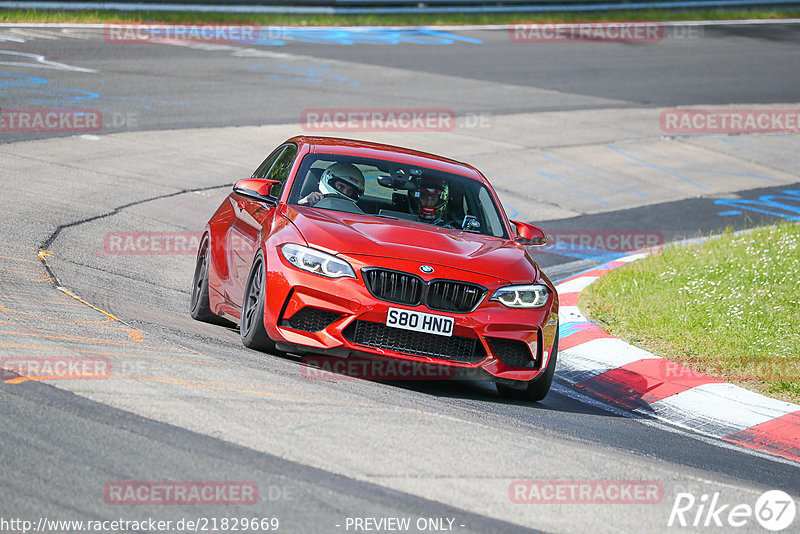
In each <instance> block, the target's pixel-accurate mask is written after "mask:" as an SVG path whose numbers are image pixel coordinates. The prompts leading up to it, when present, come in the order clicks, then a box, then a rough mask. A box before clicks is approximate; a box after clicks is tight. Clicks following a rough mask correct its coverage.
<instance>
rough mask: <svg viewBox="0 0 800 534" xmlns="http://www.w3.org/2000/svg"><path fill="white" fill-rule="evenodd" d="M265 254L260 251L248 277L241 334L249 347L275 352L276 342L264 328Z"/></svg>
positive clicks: (240, 324) (245, 344)
mask: <svg viewBox="0 0 800 534" xmlns="http://www.w3.org/2000/svg"><path fill="white" fill-rule="evenodd" d="M264 275H265V268H264V256H263V254H262V253H261V251H259V252H258V254H257V255H256V258H255V259H254V260H253V266H252V267H251V268H250V275H249V276H248V277H247V285H246V286H245V289H244V300H243V301H242V318H241V320H240V321H239V334H240V335H241V336H242V343H243V344H244V346H245V347H247V348H249V349H256V350H263V351H269V352H275V342H274V341H272V340H271V339H270V338H269V336H268V335H267V331H266V329H265V328H264V300H265V298H264V297H265V293H266V277H265V276H264Z"/></svg>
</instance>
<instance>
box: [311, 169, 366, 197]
mask: <svg viewBox="0 0 800 534" xmlns="http://www.w3.org/2000/svg"><path fill="white" fill-rule="evenodd" d="M319 190H320V192H321V193H322V194H323V195H339V196H343V197H345V198H347V199H349V200H353V201H356V200H358V199H359V198H360V197H361V195H363V194H364V175H363V174H362V173H361V171H360V170H358V167H356V166H355V165H353V164H352V163H334V164H333V165H330V166H329V167H328V168H327V169H325V171H323V173H322V176H321V177H320V179H319Z"/></svg>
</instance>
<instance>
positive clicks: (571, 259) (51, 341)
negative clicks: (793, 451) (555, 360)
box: [0, 23, 800, 533]
mask: <svg viewBox="0 0 800 534" xmlns="http://www.w3.org/2000/svg"><path fill="white" fill-rule="evenodd" d="M690 29H691V31H689V30H690ZM667 30H669V31H665V35H664V38H663V39H661V40H659V41H658V42H652V43H610V42H585V41H584V42H569V43H541V42H536V43H534V42H519V41H515V40H513V39H511V38H510V34H509V32H508V30H507V29H488V28H487V29H476V30H465V29H460V30H453V29H439V30H423V29H420V30H409V29H406V30H402V29H395V30H366V31H365V30H347V29H340V30H329V31H325V32H313V31H310V30H291V31H289V30H281V29H273V32H272V33H271V34H270V35H269V36H268V38H265V39H262V40H260V41H258V42H215V43H200V42H197V41H186V40H180V39H177V40H166V41H165V40H162V41H160V42H147V43H137V44H125V43H120V42H113V40H110V39H108V38H107V35H108V34H105V35H106V38H104V31H103V28H102V27H97V28H93V27H20V26H0V114H6V115H3V116H4V120H5V121H6V122H5V123H4V125H3V131H2V132H0V141H2V144H0V172H2V194H1V195H0V209H2V217H0V361H5V362H8V361H13V360H14V359H15V358H16V359H25V358H28V359H31V358H33V359H36V358H45V359H46V358H51V357H58V358H67V359H68V358H79V357H82V358H90V359H94V361H96V362H99V363H100V364H103V365H106V366H107V368H108V369H110V372H109V373H108V374H107V375H104V376H102V377H95V378H94V379H70V380H60V379H45V380H25V379H24V377H18V376H15V375H13V374H12V373H9V372H7V371H4V374H3V377H2V378H3V380H2V381H0V407H1V408H0V424H2V431H0V461H2V465H3V469H2V470H0V486H2V488H3V489H2V491H1V492H0V530H9V531H20V532H21V531H23V528H24V525H23V524H22V523H19V521H31V522H32V523H31V525H29V527H30V529H31V530H33V528H34V527H39V531H40V532H42V531H44V532H78V531H89V530H88V529H87V528H86V525H83V526H76V525H60V526H59V525H55V524H53V523H50V522H51V521H62V520H83V521H89V520H101V521H102V520H126V521H144V522H146V521H148V520H150V519H152V520H154V521H164V522H166V521H172V523H171V526H169V527H168V528H160V527H158V526H153V525H152V524H147V523H145V524H142V525H136V526H134V527H131V526H130V525H128V528H127V529H125V528H117V529H116V530H114V529H111V528H109V527H106V531H109V532H113V531H123V530H130V531H142V532H145V531H151V532H157V531H165V532H167V531H168V532H184V531H194V530H198V531H202V530H203V528H202V527H199V528H195V527H197V526H198V525H203V526H205V527H206V529H205V530H207V531H213V530H214V529H213V528H212V527H219V528H217V529H216V530H217V531H224V530H225V529H223V528H222V523H221V521H223V520H229V519H230V518H242V517H246V518H248V519H252V518H258V519H265V520H266V522H265V523H258V525H256V527H257V528H256V527H253V525H249V526H248V528H245V529H240V530H247V531H252V532H263V531H267V528H266V527H270V528H273V525H274V524H273V523H270V522H269V520H270V519H273V518H277V519H278V520H279V528H278V531H279V532H298V533H300V532H364V531H374V532H378V531H380V532H400V531H409V532H439V531H455V532H476V533H484V532H517V531H520V532H523V531H525V532H527V531H544V532H587V531H591V532H598V533H605V532H675V531H678V532H683V531H709V530H710V531H718V532H722V531H729V530H730V529H731V528H733V527H731V525H730V524H727V523H726V524H725V526H724V527H721V526H716V525H715V522H716V518H717V517H718V518H719V519H720V521H727V520H728V516H727V514H728V510H730V509H731V508H732V507H734V506H736V505H739V504H746V505H748V506H750V507H754V506H755V504H756V502H757V500H758V498H759V496H760V495H762V494H763V493H764V492H765V491H767V490H773V489H780V490H783V491H786V492H788V493H789V494H790V495H791V496H793V497H794V498H795V500H797V499H798V498H799V497H800V468H799V467H798V465H797V464H796V463H792V462H789V461H787V460H782V459H779V458H776V457H771V456H766V455H763V454H758V453H754V452H751V451H747V450H744V449H741V448H738V447H734V446H731V445H728V444H724V443H721V442H719V441H716V440H712V439H708V438H704V437H703V436H701V435H696V434H691V433H688V432H684V431H682V430H679V429H677V428H673V427H670V426H668V425H665V424H661V423H657V422H655V421H652V420H649V419H643V418H641V417H631V416H629V415H628V414H626V413H625V412H623V411H621V410H618V409H614V408H611V407H608V406H606V405H604V404H603V403H601V402H600V401H598V400H597V399H594V398H591V397H588V396H586V395H585V394H583V393H582V392H580V391H578V390H576V389H574V388H571V387H569V386H567V385H566V384H565V383H564V382H562V381H559V379H558V377H557V378H556V381H555V382H554V387H553V390H552V391H551V393H550V395H549V396H548V397H547V398H546V399H545V400H544V401H543V402H541V403H538V404H535V405H534V404H525V403H517V402H510V401H505V400H501V399H500V398H499V397H498V396H497V394H496V393H495V391H494V387H493V386H492V385H491V384H489V383H483V382H478V383H467V382H424V381H418V382H392V383H384V382H373V381H367V380H357V379H350V378H348V377H344V376H342V377H331V376H328V375H325V376H319V375H315V374H314V373H313V372H311V371H309V370H308V368H305V367H304V366H302V365H301V363H300V362H299V359H297V358H293V357H291V356H284V357H278V356H274V355H267V354H263V353H258V352H254V351H250V350H247V349H245V348H244V347H243V346H242V345H241V342H240V340H239V334H238V331H237V330H236V329H233V328H226V327H220V326H212V325H208V324H204V323H199V322H196V321H193V320H192V319H191V318H190V316H189V314H188V311H187V310H188V302H189V287H190V284H191V279H192V274H193V270H194V252H195V250H196V245H197V242H196V233H197V232H198V231H200V230H201V229H202V227H203V225H204V223H205V222H206V221H207V220H208V218H209V217H210V215H211V214H212V213H213V211H214V210H215V209H216V207H217V205H218V204H219V202H220V201H221V199H223V198H224V197H225V195H227V193H228V191H229V190H230V187H231V185H232V183H233V182H234V181H235V180H237V179H239V178H244V177H248V176H249V175H250V174H251V173H252V171H253V170H254V169H255V168H256V166H257V165H258V164H259V163H260V162H261V161H262V160H263V158H264V157H265V156H266V155H267V153H268V152H270V150H271V149H272V148H274V147H275V146H277V144H278V143H280V142H281V141H283V140H285V139H287V138H289V137H291V136H294V135H297V134H302V133H311V134H317V133H319V134H332V135H340V136H344V137H354V138H364V139H370V140H377V141H382V142H383V141H386V142H391V143H394V144H398V145H402V146H410V147H413V148H421V149H424V150H427V151H431V152H434V153H439V154H442V155H446V156H449V157H453V158H456V159H461V160H464V161H467V162H470V163H473V164H475V165H476V166H478V167H479V168H480V169H482V170H483V171H484V173H485V174H486V175H487V176H488V177H489V179H490V180H491V181H492V183H493V184H494V185H495V187H496V189H497V191H498V193H499V194H500V196H501V199H502V200H503V203H504V206H505V208H506V210H507V212H508V213H509V215H510V216H511V217H512V218H515V217H516V218H519V219H520V220H524V221H529V222H534V223H536V224H539V225H540V226H542V227H543V228H544V229H545V230H546V231H547V232H548V234H550V235H553V234H555V233H558V232H561V233H563V234H565V235H570V236H578V238H580V236H582V235H583V236H586V235H589V236H591V238H592V239H593V240H596V238H597V236H598V235H600V236H602V237H603V243H604V244H605V245H606V246H605V248H603V247H597V246H595V244H596V241H592V246H590V247H585V246H582V247H571V246H550V247H548V248H546V249H545V250H544V251H542V252H540V253H539V254H538V258H539V260H540V263H541V265H542V266H543V268H544V269H545V272H547V273H548V274H549V275H550V276H551V278H553V279H554V280H556V279H559V278H563V277H566V276H568V275H570V274H573V273H575V272H578V271H580V270H582V269H584V268H587V267H589V266H592V265H595V264H597V263H599V262H602V261H607V259H608V258H609V257H613V256H614V254H618V253H620V250H615V249H614V246H612V244H611V242H610V241H609V240H608V236H616V237H617V238H619V236H630V234H631V233H633V234H635V235H638V236H640V237H642V236H644V237H645V238H647V237H648V236H649V237H654V239H656V240H657V241H659V242H663V241H672V240H675V239H681V238H685V237H694V236H697V235H699V234H702V233H708V232H711V231H719V230H722V229H724V228H725V227H727V226H731V227H733V228H737V229H738V228H745V227H748V226H752V225H755V224H768V223H773V222H777V221H781V220H787V219H797V217H798V216H800V177H799V176H800V158H798V156H797V154H798V146H800V145H798V143H800V136H798V135H797V134H784V133H771V134H758V135H724V134H710V135H675V134H671V133H669V132H665V131H664V129H663V128H662V126H661V123H660V117H661V116H662V112H663V111H664V110H668V109H672V108H676V107H681V108H684V107H686V108H687V109H690V110H691V109H699V108H704V107H705V108H715V109H723V108H724V109H729V108H736V109H746V108H748V106H750V107H757V108H759V109H766V110H782V109H794V110H795V111H796V110H797V108H798V102H800V54H798V53H797V46H798V42H799V41H800V26H798V25H797V24H789V23H784V24H737V25H713V26H698V27H694V26H693V27H691V28H688V27H686V28H667ZM45 108H47V109H75V108H80V109H85V110H87V113H89V114H94V116H95V117H97V118H101V120H100V122H99V126H100V127H99V128H97V129H94V130H91V131H89V130H86V131H82V132H76V131H75V130H74V129H72V130H69V128H64V127H51V128H47V129H46V131H39V132H25V131H14V128H10V127H9V123H8V120H9V119H8V117H9V115H7V113H8V110H17V111H18V110H32V109H45ZM354 109H358V110H366V109H370V110H378V111H382V112H387V111H388V110H403V109H433V110H440V111H441V110H444V111H445V112H446V113H447V114H448V115H447V116H448V117H450V118H451V119H452V122H447V123H445V124H444V125H442V126H441V127H439V128H437V129H434V130H433V131H423V132H419V131H407V130H403V129H389V130H388V131H387V130H386V129H384V131H365V130H364V129H363V128H362V129H360V130H359V129H358V128H355V129H353V128H351V129H341V128H338V129H337V127H336V125H335V124H321V123H319V122H314V121H310V120H309V115H308V112H309V110H311V111H314V110H316V111H319V110H328V111H331V112H332V111H336V110H339V111H341V110H354ZM304 112H305V113H304ZM17 130H19V128H17ZM61 130H67V131H61ZM142 235H145V236H149V238H152V236H161V237H162V238H163V240H162V241H159V244H155V243H156V241H155V240H152V239H150V240H149V241H148V242H147V245H146V246H143V247H141V246H136V247H132V248H129V247H126V246H125V245H124V243H125V242H126V241H125V240H126V239H129V238H132V239H138V238H139V237H140V236H142ZM167 236H169V237H170V238H171V239H172V241H170V243H171V244H168V243H167V241H166V237H167ZM178 238H180V240H181V241H177V240H178ZM192 239H195V241H194V242H193V241H192ZM616 242H617V241H615V243H616ZM178 243H180V244H178ZM516 480H536V481H595V482H597V483H599V484H603V483H604V482H607V481H611V483H619V481H633V482H636V483H641V484H645V483H646V484H651V487H653V486H652V485H654V486H655V487H657V488H659V489H658V492H657V498H656V499H653V500H652V502H642V501H638V502H613V503H610V504H609V503H606V504H603V503H598V502H594V503H589V504H586V503H581V502H562V503H558V504H553V503H550V504H518V503H514V502H512V498H511V497H512V496H511V495H510V490H509V488H510V485H511V484H512V483H513V481H516ZM125 481H127V482H130V481H136V482H150V483H163V482H165V481H171V482H187V483H213V482H222V481H226V482H233V483H241V484H243V485H244V486H247V487H252V486H253V485H255V486H256V487H257V488H258V496H257V499H255V502H251V501H237V502H234V503H233V504H224V503H223V504H220V503H212V504H209V503H208V502H204V503H202V504H198V505H190V504H180V505H163V504H162V503H160V502H159V501H158V500H157V499H155V498H153V499H151V500H150V501H148V502H140V503H138V504H135V505H131V504H123V503H120V502H118V501H115V500H114V498H113V494H110V493H109V491H111V490H110V489H109V488H111V489H113V487H114V486H115V484H116V485H119V484H121V483H123V482H125ZM680 493H690V494H692V495H693V496H694V497H695V498H696V499H697V503H698V504H696V505H695V506H694V507H693V508H692V509H691V510H690V511H687V512H686V513H685V519H686V523H687V524H686V526H681V525H680V522H679V521H678V520H677V519H675V517H673V513H672V512H673V505H674V504H675V503H676V497H677V496H678V494H680ZM714 499H716V501H715V502H717V503H718V504H719V505H720V506H721V505H723V504H724V505H728V508H727V509H726V510H725V511H724V512H723V513H721V514H719V516H714V517H709V516H708V514H707V511H708V507H705V508H703V506H706V505H707V504H709V503H710V502H711V501H712V500H714ZM631 500H633V501H635V499H631ZM701 502H702V503H705V504H703V505H701V504H700V503H701ZM389 518H400V519H402V518H406V519H408V520H409V521H410V523H409V524H410V526H409V527H408V528H405V529H404V528H402V522H401V523H390V522H386V521H388V519H389ZM671 518H672V525H671V526H670V520H671ZM12 520H17V521H18V523H14V524H9V525H5V524H4V523H3V521H12ZM381 520H384V522H383V523H378V522H379V521H381ZM40 521H42V522H41V523H40ZM179 521H183V523H181V525H180V526H178V522H179ZM187 521H193V522H195V523H197V524H195V525H194V526H187V525H186V522H187ZM214 521H216V523H214ZM797 521H798V520H795V524H794V525H793V527H794V528H796V525H797V524H798V523H797ZM226 524H227V525H228V527H227V531H232V530H233V529H232V528H231V527H230V525H231V523H230V521H229V522H228V523H226ZM14 525H16V527H15V526H14ZM21 525H23V526H21ZM378 525H381V526H378ZM704 525H705V526H704ZM98 530H100V529H95V530H94V531H98ZM736 530H737V531H740V532H763V531H764V530H763V528H762V527H761V526H760V525H759V523H758V521H757V520H756V518H755V517H750V518H749V519H747V520H745V522H744V524H743V526H742V527H739V528H737V529H736ZM790 530H791V528H790V529H789V530H787V531H790Z"/></svg>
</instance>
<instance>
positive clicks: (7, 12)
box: [0, 9, 800, 26]
mask: <svg viewBox="0 0 800 534" xmlns="http://www.w3.org/2000/svg"><path fill="white" fill-rule="evenodd" d="M798 17H800V10H769V9H767V10H764V9H761V10H723V9H717V10H656V9H652V10H625V11H605V12H597V13H495V14H468V13H442V14H435V13H425V14H407V15H322V14H320V15H313V14H308V15H288V14H245V13H197V12H190V11H186V12H169V11H68V10H62V11H59V10H32V9H0V22H18V23H25V22H27V23H31V22H60V23H69V22H72V23H84V24H86V23H174V24H178V23H180V24H210V23H222V24H249V25H260V26H351V25H352V26H436V25H466V24H510V23H518V22H527V23H546V22H577V21H631V20H640V21H644V20H646V21H681V20H743V19H783V18H798Z"/></svg>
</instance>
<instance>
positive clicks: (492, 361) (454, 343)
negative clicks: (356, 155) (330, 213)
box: [264, 249, 558, 381]
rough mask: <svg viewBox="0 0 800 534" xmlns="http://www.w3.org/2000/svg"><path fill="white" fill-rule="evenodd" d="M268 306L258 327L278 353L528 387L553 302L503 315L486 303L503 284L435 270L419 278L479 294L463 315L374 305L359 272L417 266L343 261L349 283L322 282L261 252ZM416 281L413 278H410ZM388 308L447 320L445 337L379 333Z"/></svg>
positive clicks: (544, 345) (543, 358)
mask: <svg viewBox="0 0 800 534" xmlns="http://www.w3.org/2000/svg"><path fill="white" fill-rule="evenodd" d="M268 253H269V254H270V257H269V258H268V262H267V265H268V266H270V267H269V269H268V270H269V275H268V276H269V278H268V280H267V287H268V292H267V294H268V299H267V305H266V306H265V310H264V315H265V321H264V326H265V328H266V330H267V333H268V334H269V335H270V337H271V338H272V339H273V340H275V341H276V342H277V343H278V347H279V348H281V349H282V350H288V351H292V352H304V353H312V354H314V353H316V354H327V355H331V356H336V357H341V356H361V357H364V356H366V357H379V358H392V359H397V360H403V361H409V362H422V363H424V364H427V365H433V366H446V367H448V368H449V369H450V371H452V373H451V374H452V375H453V376H458V377H462V376H464V377H474V378H497V379H506V380H517V381H529V380H533V379H535V378H536V377H538V376H539V375H540V374H541V373H542V372H543V371H544V369H545V368H546V367H547V363H548V361H549V358H550V355H551V353H552V347H553V344H554V341H555V339H556V336H557V334H558V332H557V329H558V299H557V296H556V295H555V293H554V292H553V294H551V296H550V299H549V301H548V303H547V304H546V305H545V306H544V307H542V308H538V309H529V310H520V309H510V308H507V307H505V306H503V305H502V304H500V303H499V302H495V301H490V300H489V296H490V295H491V294H492V293H493V292H494V290H495V289H497V288H499V287H501V286H503V285H508V282H507V281H505V280H501V279H495V278H491V277H488V276H479V275H475V274H473V273H468V272H465V271H462V270H459V269H455V268H448V267H443V266H435V270H436V273H435V275H431V276H428V277H426V275H419V274H417V276H419V277H420V278H423V279H425V280H426V281H429V280H433V279H439V280H441V279H447V280H459V281H466V282H471V283H475V284H478V285H481V286H483V287H485V288H486V289H487V292H486V294H485V295H484V296H483V299H482V300H481V301H480V303H479V304H478V306H477V308H475V309H474V310H473V311H471V312H469V313H457V312H446V311H439V310H433V309H430V308H428V307H426V306H425V305H424V304H420V305H417V306H412V305H403V304H396V303H392V302H388V301H385V300H380V299H378V298H376V297H375V296H373V294H372V293H370V291H369V290H368V289H367V287H366V285H365V281H364V278H363V274H362V269H368V268H374V267H378V268H384V269H392V270H396V271H402V272H414V270H415V269H418V267H419V263H418V262H411V261H406V260H386V259H383V258H377V257H352V256H351V257H348V258H347V261H348V262H350V264H351V265H352V266H353V269H354V270H355V272H356V276H357V279H352V278H339V279H329V278H325V277H322V276H318V275H315V274H311V273H308V272H305V271H301V270H298V269H296V268H294V267H293V266H291V265H290V264H289V263H288V262H287V261H286V260H285V258H283V255H282V254H280V252H279V251H277V250H276V249H273V250H272V251H269V252H268ZM417 273H419V271H417ZM389 308H400V309H408V310H415V311H419V312H424V313H429V314H436V315H442V316H447V317H452V318H453V320H454V327H453V334H452V336H450V337H448V336H440V335H437V334H427V333H419V332H412V331H409V330H404V329H398V328H392V327H388V326H386V318H387V313H388V310H389Z"/></svg>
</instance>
